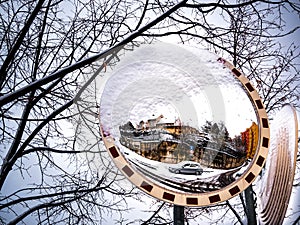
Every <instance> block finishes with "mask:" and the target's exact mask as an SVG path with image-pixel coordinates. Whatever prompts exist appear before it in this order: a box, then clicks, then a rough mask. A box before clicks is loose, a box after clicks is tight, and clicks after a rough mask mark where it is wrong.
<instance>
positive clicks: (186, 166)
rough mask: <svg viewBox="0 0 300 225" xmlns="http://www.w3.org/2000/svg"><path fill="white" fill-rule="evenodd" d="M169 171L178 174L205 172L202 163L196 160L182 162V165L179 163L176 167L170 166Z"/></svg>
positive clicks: (199, 173)
mask: <svg viewBox="0 0 300 225" xmlns="http://www.w3.org/2000/svg"><path fill="white" fill-rule="evenodd" d="M169 171H170V172H172V173H176V174H194V175H201V174H202V173H203V169H202V167H201V165H200V164H199V163H196V162H186V163H183V164H182V163H180V165H177V166H176V167H175V166H174V167H169Z"/></svg>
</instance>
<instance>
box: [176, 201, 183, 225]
mask: <svg viewBox="0 0 300 225" xmlns="http://www.w3.org/2000/svg"><path fill="white" fill-rule="evenodd" d="M173 208H174V210H173V218H174V225H184V206H179V205H174V207H173Z"/></svg>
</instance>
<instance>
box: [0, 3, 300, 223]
mask: <svg viewBox="0 0 300 225" xmlns="http://www.w3.org/2000/svg"><path fill="white" fill-rule="evenodd" d="M299 11H300V5H299V3H296V2H295V1H236V2H227V1H225V0H222V1H218V2H213V1H212V2H205V3H199V2H198V1H192V0H191V1H180V2H176V1H148V0H145V1H139V0H136V1H110V0H107V1H84V0H68V1H61V0H39V1H25V0H16V1H12V0H6V1H1V2H0V12H1V13H0V20H1V26H0V49H1V53H0V62H1V63H0V64H1V68H0V107H1V108H0V110H1V111H0V117H1V125H0V132H1V133H0V135H1V138H0V152H1V153H0V154H1V169H0V172H1V176H0V188H1V196H0V209H1V213H0V214H1V215H0V221H1V222H2V223H10V224H16V223H19V222H20V223H24V224H25V223H29V222H28V221H32V220H33V221H35V222H36V223H38V224H51V223H59V222H61V223H67V224H99V223H105V218H108V217H110V216H111V215H118V216H117V220H118V221H115V222H118V223H120V224H132V223H134V222H136V221H128V220H125V218H124V214H125V213H126V211H129V208H130V207H129V206H128V204H127V203H128V201H129V199H130V198H140V197H137V196H143V194H142V193H140V192H139V191H138V190H136V189H133V187H132V186H131V185H130V184H128V183H127V181H125V180H124V177H123V176H122V175H120V174H119V173H118V172H117V171H116V169H115V168H114V167H113V166H112V165H111V162H110V160H109V158H108V157H107V155H106V152H105V151H104V148H103V145H102V143H101V138H100V136H99V133H98V127H97V123H98V118H97V115H96V114H97V110H98V109H97V107H98V105H97V99H96V93H93V94H90V92H91V91H92V92H93V87H94V86H95V85H97V84H96V83H95V82H94V78H95V77H94V75H95V74H96V75H101V73H105V71H107V70H109V69H111V68H113V66H114V64H115V63H117V62H118V60H119V57H121V55H122V54H126V51H127V50H130V49H134V48H135V47H136V46H137V45H138V44H139V43H149V42H151V41H153V40H154V39H161V40H165V38H170V37H172V38H174V39H176V40H178V42H181V43H196V44H199V45H201V46H206V47H208V48H209V49H211V50H213V51H215V52H216V53H218V54H220V55H222V56H224V57H225V58H229V59H232V61H233V62H234V64H235V65H236V66H237V67H239V69H241V70H242V71H244V72H245V74H249V78H250V79H251V81H252V82H253V83H254V84H255V85H256V86H257V88H258V90H259V91H260V94H261V96H262V98H263V99H264V103H265V105H266V107H267V110H268V111H269V112H270V113H271V112H273V111H274V110H276V109H277V108H279V107H280V106H281V105H282V104H283V103H284V102H287V101H288V102H292V103H294V104H296V103H297V101H298V100H299V99H298V98H299V88H300V87H299V85H297V82H299V61H297V60H299V42H297V41H295V42H291V43H288V42H287V44H286V43H285V42H283V40H284V38H290V37H293V35H295V34H296V33H297V32H298V30H299V27H298V24H299V23H295V25H294V26H289V27H286V26H287V24H288V23H287V21H286V20H285V19H286V15H296V17H295V18H298V19H299ZM216 18H217V19H216ZM288 40H291V39H288ZM124 45H126V47H125V48H121V46H124ZM297 58H298V59H297ZM89 88H92V89H91V90H90V89H89ZM86 93H87V94H86ZM87 96H89V97H87ZM93 98H94V99H93ZM87 135H88V136H87ZM86 137H89V138H86ZM137 193H139V194H138V195H137ZM142 198H144V199H145V196H143V197H142ZM139 200H140V199H139ZM148 201H151V199H149V200H148ZM148 201H145V202H146V203H145V204H146V205H147V204H149V203H148ZM153 201H154V200H153ZM153 204H154V203H153ZM157 204H158V205H159V206H158V207H156V208H157V210H155V212H149V217H147V218H148V219H147V220H145V221H143V222H144V224H161V222H162V221H165V223H171V221H172V218H171V214H170V213H167V212H169V211H170V210H169V209H170V206H168V205H167V204H162V203H161V202H160V203H157ZM244 206H245V204H244V202H243V201H240V203H232V202H231V201H229V202H226V203H224V204H221V205H220V206H218V207H220V213H221V214H220V215H222V217H221V218H222V219H220V220H219V221H215V222H214V221H213V220H211V223H212V224H213V223H217V222H224V221H225V220H227V219H228V218H227V217H228V216H226V212H227V211H228V210H229V211H231V212H233V213H232V214H231V216H230V220H232V222H233V223H240V224H241V223H242V218H243V216H244V215H243V212H245V208H244ZM212 210H215V208H207V207H206V208H202V209H201V211H203V212H206V213H204V214H198V212H199V211H197V209H195V210H194V209H187V215H188V216H187V219H186V221H187V222H189V221H190V222H192V221H194V222H195V223H198V222H197V221H201V218H203V217H209V216H210V215H211V214H210V213H212ZM160 212H163V213H162V214H160ZM152 213H154V214H153V216H152ZM238 215H240V216H238ZM195 218H197V219H195ZM136 223H138V222H136Z"/></svg>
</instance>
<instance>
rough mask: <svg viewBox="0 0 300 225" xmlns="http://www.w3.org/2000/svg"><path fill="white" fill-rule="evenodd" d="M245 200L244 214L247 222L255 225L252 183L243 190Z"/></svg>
mask: <svg viewBox="0 0 300 225" xmlns="http://www.w3.org/2000/svg"><path fill="white" fill-rule="evenodd" d="M244 194H245V201H246V211H247V212H246V216H247V220H248V224H251V225H257V222H256V212H255V206H254V205H255V200H254V196H253V195H254V192H253V188H252V184H251V185H250V186H249V187H248V188H247V189H246V190H245V191H244Z"/></svg>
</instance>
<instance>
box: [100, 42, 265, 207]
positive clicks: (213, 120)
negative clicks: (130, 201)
mask: <svg viewBox="0 0 300 225" xmlns="http://www.w3.org/2000/svg"><path fill="white" fill-rule="evenodd" d="M104 79H105V80H106V82H105V85H104V86H103V90H102V92H101V101H100V125H101V133H102V136H103V140H104V143H105V145H106V147H107V149H108V150H109V152H110V154H111V156H112V158H113V160H114V162H115V163H116V165H117V166H118V167H119V169H120V170H121V171H122V172H123V173H124V174H125V175H126V176H127V177H128V178H129V179H130V180H131V181H132V182H133V183H134V184H135V185H136V186H138V187H139V188H141V189H142V190H143V191H145V192H147V193H149V194H150V195H152V196H155V197H157V198H159V199H162V200H164V201H168V202H172V203H174V204H178V205H209V204H214V203H217V202H220V201H224V200H227V199H228V198H230V197H232V196H235V195H236V194H238V193H240V192H241V191H242V190H244V189H245V188H246V187H247V186H248V185H249V184H250V183H251V182H252V181H253V180H254V178H255V177H256V176H257V175H258V173H259V171H260V169H261V167H262V166H263V164H264V162H265V157H266V154H267V148H268V142H269V126H268V119H267V116H266V113H265V110H264V107H263V104H262V102H261V100H260V99H259V97H258V95H257V92H256V91H255V90H254V88H253V87H252V85H251V84H250V83H249V81H248V80H247V78H246V77H245V76H243V75H242V74H241V73H240V72H239V71H238V70H236V69H235V68H234V67H233V66H232V65H231V64H230V63H228V62H227V61H225V60H224V59H221V58H219V57H217V56H216V55H214V54H212V53H210V52H209V51H207V50H201V49H196V48H187V47H179V46H175V45H170V44H165V43H156V44H152V45H145V46H141V47H139V48H137V49H136V50H134V51H133V52H130V53H125V56H124V57H123V58H122V59H121V61H120V63H119V64H118V66H117V67H116V68H114V70H113V71H112V72H111V73H109V74H107V75H106V77H103V80H104ZM200 197H201V198H200Z"/></svg>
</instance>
